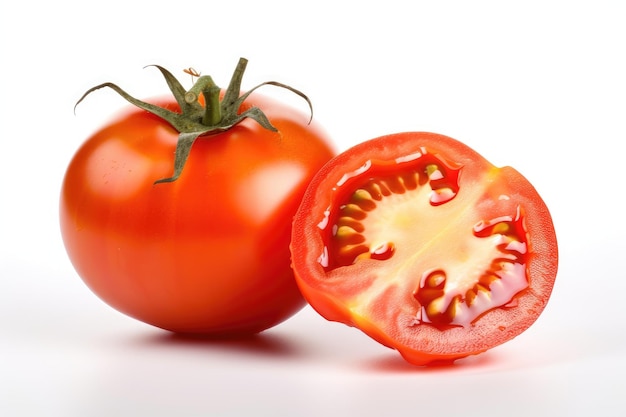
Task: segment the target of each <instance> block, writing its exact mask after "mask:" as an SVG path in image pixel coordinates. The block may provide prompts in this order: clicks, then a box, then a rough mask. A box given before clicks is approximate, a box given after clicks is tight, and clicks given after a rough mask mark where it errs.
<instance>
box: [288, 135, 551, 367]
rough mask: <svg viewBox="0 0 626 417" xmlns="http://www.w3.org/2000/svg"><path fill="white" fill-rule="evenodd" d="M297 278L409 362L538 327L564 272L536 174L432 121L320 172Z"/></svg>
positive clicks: (325, 307) (452, 355)
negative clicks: (501, 163)
mask: <svg viewBox="0 0 626 417" xmlns="http://www.w3.org/2000/svg"><path fill="white" fill-rule="evenodd" d="M291 251H292V262H293V268H294V271H295V274H296V279H297V282H298V285H299V286H300V289H301V291H302V293H303V294H304V296H305V298H306V299H307V301H308V302H309V303H310V304H311V305H312V306H313V307H314V308H315V309H316V310H317V311H318V312H319V313H320V314H321V315H322V316H324V317H325V318H327V319H329V320H333V321H338V322H343V323H346V324H348V325H351V326H355V327H357V328H359V329H361V330H362V331H363V332H365V333H366V334H368V335H369V336H371V337H372V338H374V339H375V340H377V341H378V342H380V343H382V344H384V345H386V346H388V347H391V348H394V349H397V350H398V351H399V352H400V354H401V355H402V356H403V357H404V358H405V359H406V360H407V361H409V362H411V363H414V364H417V365H423V364H428V363H431V362H450V361H454V360H455V359H459V358H462V357H466V356H468V355H472V354H477V353H480V352H484V351H485V350H487V349H490V348H492V347H494V346H496V345H499V344H501V343H503V342H505V341H507V340H509V339H511V338H513V337H515V336H517V335H518V334H520V333H521V332H523V331H524V330H525V329H527V328H528V327H529V326H530V325H531V324H532V323H533V322H534V321H535V320H536V319H537V317H538V316H539V314H540V313H541V312H542V310H543V309H544V307H545V306H546V303H547V302H548V298H549V297H550V294H551V291H552V287H553V285H554V280H555V277H556V272H557V263H558V252H557V242H556V235H555V231H554V227H553V224H552V220H551V217H550V214H549V212H548V209H547V207H546V205H545V204H544V202H543V200H542V199H541V198H540V196H539V195H538V193H537V191H536V190H535V189H534V188H533V186H532V185H531V184H530V183H529V182H528V181H527V180H526V179H525V178H524V177H523V176H522V175H521V174H519V173H518V172H517V171H515V170H514V169H513V168H510V167H504V168H497V167H495V166H493V165H492V164H490V163H489V162H488V161H487V160H485V158H483V157H482V156H481V155H479V154H478V153H476V152H475V151H473V150H472V149H470V148H469V147H467V146H466V145H464V144H462V143H461V142H458V141H456V140H454V139H451V138H449V137H446V136H442V135H438V134H433V133H400V134H395V135H389V136H384V137H380V138H377V139H373V140H370V141H368V142H364V143H362V144H359V145H357V146H355V147H353V148H351V149H349V150H347V151H346V152H344V153H342V154H341V155H339V156H337V157H336V158H334V159H333V160H331V161H330V162H329V163H327V164H326V165H325V166H324V167H323V168H322V169H321V170H320V171H319V172H318V174H317V175H316V176H315V177H314V178H313V180H312V182H311V184H310V186H309V188H308V190H307V192H306V193H305V195H304V198H303V201H302V204H301V206H300V208H299V210H298V212H297V214H296V216H295V219H294V226H293V235H292V243H291Z"/></svg>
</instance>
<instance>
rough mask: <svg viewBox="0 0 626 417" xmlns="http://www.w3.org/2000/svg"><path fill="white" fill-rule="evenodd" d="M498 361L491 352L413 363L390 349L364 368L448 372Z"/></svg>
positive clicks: (484, 365)
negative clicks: (423, 363) (446, 359)
mask: <svg viewBox="0 0 626 417" xmlns="http://www.w3.org/2000/svg"><path fill="white" fill-rule="evenodd" d="M496 362H497V358H496V357H495V356H494V355H492V354H491V353H490V352H486V353H482V354H480V355H476V356H470V357H467V358H463V359H458V360H456V361H454V362H436V363H431V364H429V365H421V366H420V365H413V364H411V363H409V362H407V361H406V360H404V358H402V356H400V354H399V353H398V352H395V351H390V352H389V353H388V354H386V355H385V356H382V357H380V358H377V359H375V360H370V361H369V362H368V363H366V364H363V365H362V368H363V369H365V370H369V371H373V372H383V373H448V372H463V371H466V370H469V369H477V368H486V367H487V366H489V365H491V364H494V363H496Z"/></svg>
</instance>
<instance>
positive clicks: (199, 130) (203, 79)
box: [74, 58, 313, 184]
mask: <svg viewBox="0 0 626 417" xmlns="http://www.w3.org/2000/svg"><path fill="white" fill-rule="evenodd" d="M247 64H248V60H247V59H245V58H240V59H239V62H238V64H237V67H236V68H235V72H234V73H233V76H232V78H231V80H230V84H229V85H228V88H227V89H226V91H225V92H224V96H223V97H222V98H221V99H220V92H221V89H220V88H219V87H218V86H217V85H216V84H215V83H214V82H213V79H212V78H211V77H210V76H208V75H203V76H200V77H199V78H198V80H197V81H196V82H195V84H194V85H193V87H191V89H189V90H188V91H187V90H185V89H184V87H183V86H182V85H181V84H180V82H179V81H178V80H177V79H176V77H174V76H173V75H172V74H171V73H170V72H169V71H168V70H166V69H165V68H163V67H160V66H158V65H152V66H154V67H156V68H157V69H158V70H159V71H161V74H162V75H163V77H164V78H165V81H166V82H167V85H168V86H169V88H170V91H171V92H172V94H173V95H174V98H175V99H176V102H177V103H178V105H179V106H180V110H181V111H180V113H177V112H173V111H171V110H167V109H165V108H162V107H159V106H156V105H154V104H150V103H146V102H144V101H141V100H138V99H136V98H134V97H132V96H131V95H129V94H128V93H126V92H125V91H124V90H122V89H121V88H120V87H118V86H117V85H115V84H113V83H103V84H100V85H97V86H95V87H92V88H90V89H89V90H87V92H85V94H83V96H82V97H81V98H80V99H79V100H78V101H77V102H76V105H75V106H74V108H76V106H78V104H79V103H80V102H81V101H83V99H84V98H85V97H87V95H89V94H90V93H92V92H94V91H95V90H98V89H100V88H103V87H109V88H111V89H112V90H114V91H115V92H117V93H118V94H119V95H120V96H122V97H123V98H124V99H126V100H127V101H128V102H129V103H131V104H133V105H135V106H137V107H139V108H141V109H143V110H146V111H148V112H150V113H152V114H154V115H156V116H158V117H160V118H161V119H163V120H165V121H166V122H168V123H169V124H170V125H172V127H174V129H176V130H177V131H178V132H179V136H178V143H177V144H176V153H175V156H174V174H173V175H172V176H171V177H170V178H163V179H160V180H158V181H155V184H157V183H163V182H172V181H176V180H177V179H178V177H179V176H180V174H181V173H182V171H183V168H184V166H185V163H186V162H187V158H188V157H189V153H190V151H191V147H192V145H193V143H194V142H195V141H196V139H197V138H198V137H200V136H205V135H210V134H214V133H219V132H224V131H226V130H228V129H230V128H231V127H233V126H235V125H236V124H237V123H239V122H241V121H242V120H244V119H246V118H251V119H253V120H254V121H256V122H257V123H259V124H260V125H261V126H262V127H264V128H265V129H268V130H271V131H277V129H276V128H275V127H274V126H272V124H271V123H270V121H269V120H268V118H267V116H265V114H264V113H263V111H261V109H259V108H258V107H251V108H249V109H247V110H246V111H244V112H241V113H239V108H240V107H241V104H242V103H243V102H244V101H245V100H246V99H247V98H248V96H250V94H252V92H254V91H255V90H256V89H257V88H259V87H262V86H264V85H273V86H276V87H281V88H286V89H287V90H289V91H291V92H293V93H295V94H297V95H299V96H300V97H302V98H303V99H305V100H306V102H307V104H308V105H309V109H310V110H311V118H312V117H313V107H312V105H311V101H310V100H309V98H308V97H307V96H306V95H305V94H304V93H302V92H300V91H298V90H296V89H295V88H293V87H290V86H288V85H285V84H282V83H279V82H276V81H266V82H264V83H261V84H259V85H257V86H256V87H254V88H252V89H250V90H249V91H247V92H246V93H245V94H243V95H241V81H242V79H243V73H244V71H245V69H246V66H247ZM200 95H202V96H203V97H204V103H205V104H204V105H202V104H200V102H199V101H198V98H199V97H200Z"/></svg>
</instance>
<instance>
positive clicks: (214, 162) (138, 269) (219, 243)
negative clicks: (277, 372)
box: [60, 94, 334, 334]
mask: <svg viewBox="0 0 626 417" xmlns="http://www.w3.org/2000/svg"><path fill="white" fill-rule="evenodd" d="M159 104H160V105H162V106H164V107H167V108H169V109H171V110H174V111H176V110H177V109H178V105H177V104H176V102H175V101H174V99H171V100H166V101H161V102H160V103H159ZM252 106H257V107H259V108H260V109H261V110H262V111H263V112H264V113H265V115H266V116H267V118H268V119H269V121H270V122H271V124H272V125H273V126H274V127H275V128H276V129H277V130H278V131H277V132H273V131H271V130H268V129H266V128H263V127H262V126H261V125H259V123H257V122H256V121H254V120H252V119H245V120H244V121H242V122H240V123H239V124H236V125H235V126H234V127H232V128H230V129H229V130H227V131H225V132H222V133H216V134H212V135H208V136H201V137H199V138H198V139H197V140H196V141H195V143H194V144H193V148H192V149H191V152H190V154H189V158H188V160H187V162H186V165H185V168H184V171H183V172H182V174H181V175H180V177H179V178H178V179H177V180H175V181H173V182H167V183H159V184H155V181H156V180H159V179H163V178H168V177H170V176H171V175H172V170H173V159H174V152H175V149H176V145H177V140H178V132H177V131H176V130H174V128H172V127H171V126H170V124H168V123H167V122H165V121H163V120H162V119H160V118H158V117H157V116H154V115H153V114H151V113H148V112H146V111H144V110H139V109H132V110H130V111H127V112H124V113H123V114H121V116H119V117H118V118H116V119H115V120H113V121H112V122H110V123H109V124H107V125H106V126H105V127H103V128H102V129H101V130H100V131H98V132H96V133H95V134H94V135H93V136H92V137H90V138H89V139H88V140H87V141H86V142H85V143H84V145H82V147H81V148H80V149H79V150H78V152H77V153H76V155H75V156H74V158H73V159H72V161H71V163H70V165H69V167H68V169H67V173H66V176H65V179H64V182H63V186H62V193H61V201H60V222H61V231H62V236H63V239H64V242H65V246H66V249H67V252H68V254H69V257H70V259H71V261H72V263H73V265H74V266H75V268H76V270H77V272H78V274H79V275H80V276H81V277H82V279H83V280H84V281H85V282H86V284H87V285H88V286H89V287H90V288H91V290H93V292H94V293H95V294H97V295H98V296H99V297H100V298H102V300H104V301H105V302H106V303H108V304H110V305H111V306H112V307H114V308H115V309H117V310H119V311H121V312H123V313H125V314H127V315H129V316H132V317H134V318H136V319H138V320H141V321H144V322H146V323H149V324H152V325H154V326H157V327H161V328H163V329H167V330H171V331H174V332H181V333H202V334H239V333H255V332H260V331H262V330H264V329H267V328H269V327H271V326H274V325H276V324H278V323H280V322H281V321H283V320H285V319H286V318H288V317H290V316H291V315H292V314H294V313H295V312H297V311H298V310H299V309H300V308H301V307H302V306H303V305H304V304H305V302H304V300H303V298H302V296H301V294H300V293H299V291H298V288H297V286H296V283H295V281H294V277H293V273H292V270H291V268H290V259H289V258H290V255H289V241H290V237H291V220H292V218H293V215H294V213H295V212H296V209H297V208H298V205H299V203H300V200H301V198H302V195H303V193H304V191H305V188H306V186H307V184H308V183H309V181H310V179H311V178H312V176H313V175H314V174H315V172H317V170H318V169H319V168H320V167H321V166H322V165H323V164H324V163H325V162H327V161H328V160H329V159H330V158H331V157H332V156H333V155H334V151H333V149H332V147H331V145H330V142H329V140H328V138H327V137H326V135H325V133H324V132H323V131H322V130H321V128H320V127H319V126H318V125H316V124H315V123H311V124H309V117H308V116H306V115H304V113H300V112H298V111H296V110H294V109H292V108H289V107H287V106H284V105H281V104H279V103H277V102H275V101H272V100H270V99H268V98H263V97H261V96H258V95H256V94H254V95H252V96H250V97H249V98H248V99H247V100H246V101H245V102H244V104H243V105H242V107H241V111H244V110H246V109H250V108H251V107H252Z"/></svg>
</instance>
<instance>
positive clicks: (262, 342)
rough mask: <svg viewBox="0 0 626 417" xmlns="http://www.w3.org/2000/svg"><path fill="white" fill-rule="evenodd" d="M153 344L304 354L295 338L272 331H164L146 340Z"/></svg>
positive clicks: (246, 351) (266, 354)
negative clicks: (206, 333)
mask: <svg viewBox="0 0 626 417" xmlns="http://www.w3.org/2000/svg"><path fill="white" fill-rule="evenodd" d="M144 342H145V343H147V344H148V345H151V346H168V347H181V348H192V349H202V350H212V349H219V350H228V351H233V352H240V353H248V354H251V355H263V356H275V357H281V356H282V357H294V356H300V355H303V354H304V351H303V349H302V347H301V346H299V345H297V344H296V343H294V341H293V340H291V339H289V338H287V337H285V336H283V335H280V334H275V333H271V332H263V333H258V334H252V335H243V336H229V337H212V336H203V335H187V334H179V333H170V332H167V331H163V332H160V333H157V334H155V335H151V336H150V337H149V338H147V339H146V340H144Z"/></svg>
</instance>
